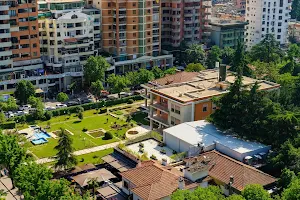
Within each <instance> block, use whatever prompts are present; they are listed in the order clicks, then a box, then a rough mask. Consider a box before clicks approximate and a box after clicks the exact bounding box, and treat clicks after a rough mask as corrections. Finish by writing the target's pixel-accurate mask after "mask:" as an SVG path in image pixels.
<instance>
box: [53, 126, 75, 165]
mask: <svg viewBox="0 0 300 200" xmlns="http://www.w3.org/2000/svg"><path fill="white" fill-rule="evenodd" d="M59 136H60V138H59V140H58V145H57V146H56V147H55V149H56V150H58V153H57V154H56V157H57V162H56V163H55V167H57V168H61V169H64V170H65V169H69V168H71V167H73V166H74V165H76V164H77V160H76V157H75V156H74V155H73V154H72V153H73V147H72V143H73V142H72V138H71V137H70V135H69V134H68V133H67V132H66V131H65V129H62V128H61V132H60V135H59Z"/></svg>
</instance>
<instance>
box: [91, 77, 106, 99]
mask: <svg viewBox="0 0 300 200" xmlns="http://www.w3.org/2000/svg"><path fill="white" fill-rule="evenodd" d="M103 89H104V87H103V84H102V82H101V81H100V80H97V81H96V82H92V85H91V92H92V94H93V95H95V96H96V98H99V97H100V96H101V91H102V90H103Z"/></svg>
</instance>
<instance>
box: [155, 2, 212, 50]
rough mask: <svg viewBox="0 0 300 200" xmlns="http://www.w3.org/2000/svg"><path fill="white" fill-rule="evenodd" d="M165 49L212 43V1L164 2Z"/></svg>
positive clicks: (162, 4) (163, 33)
mask: <svg viewBox="0 0 300 200" xmlns="http://www.w3.org/2000/svg"><path fill="white" fill-rule="evenodd" d="M161 7H162V17H161V21H162V31H161V37H162V46H163V49H169V48H170V47H178V46H179V45H180V43H181V42H182V41H183V40H184V41H186V42H187V44H192V43H198V44H199V43H203V44H207V43H209V42H210V25H209V22H210V18H211V1H209V0H193V1H192V0H185V1H183V0H179V1H178V0H162V3H161Z"/></svg>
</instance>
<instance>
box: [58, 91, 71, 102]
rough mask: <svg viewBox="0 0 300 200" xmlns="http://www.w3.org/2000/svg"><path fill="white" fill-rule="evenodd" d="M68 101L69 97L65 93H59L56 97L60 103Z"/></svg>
mask: <svg viewBox="0 0 300 200" xmlns="http://www.w3.org/2000/svg"><path fill="white" fill-rule="evenodd" d="M68 99H69V97H68V95H67V94H66V93H64V92H60V93H58V95H57V97H56V100H57V101H59V102H65V101H68Z"/></svg>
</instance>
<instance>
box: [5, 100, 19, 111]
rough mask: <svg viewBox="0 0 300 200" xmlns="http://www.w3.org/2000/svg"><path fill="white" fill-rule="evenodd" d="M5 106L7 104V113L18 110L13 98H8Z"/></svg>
mask: <svg viewBox="0 0 300 200" xmlns="http://www.w3.org/2000/svg"><path fill="white" fill-rule="evenodd" d="M6 104H7V111H9V110H18V105H17V102H16V100H15V99H14V98H13V97H9V98H8V99H7V102H6Z"/></svg>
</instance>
